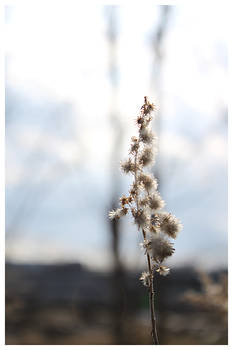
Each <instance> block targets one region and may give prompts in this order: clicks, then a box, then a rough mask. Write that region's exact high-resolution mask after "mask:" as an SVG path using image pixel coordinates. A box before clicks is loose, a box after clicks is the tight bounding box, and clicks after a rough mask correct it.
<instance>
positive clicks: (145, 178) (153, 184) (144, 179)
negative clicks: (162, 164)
mask: <svg viewBox="0 0 233 350" xmlns="http://www.w3.org/2000/svg"><path fill="white" fill-rule="evenodd" d="M138 181H139V182H140V183H141V184H142V185H143V187H144V188H145V190H146V191H151V190H155V191H156V189H157V187H158V183H157V180H156V179H155V178H154V177H153V175H151V174H145V173H140V175H139V176H138Z"/></svg>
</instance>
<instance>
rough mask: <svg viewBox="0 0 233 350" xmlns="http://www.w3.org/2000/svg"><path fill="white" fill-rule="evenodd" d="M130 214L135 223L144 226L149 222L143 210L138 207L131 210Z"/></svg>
mask: <svg viewBox="0 0 233 350" xmlns="http://www.w3.org/2000/svg"><path fill="white" fill-rule="evenodd" d="M132 214H133V217H134V220H135V223H136V224H137V225H138V226H140V227H144V228H145V227H146V226H147V225H148V222H149V217H148V215H147V214H146V212H145V210H143V209H139V210H135V209H134V210H132Z"/></svg>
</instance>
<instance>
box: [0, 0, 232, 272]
mask: <svg viewBox="0 0 233 350" xmlns="http://www.w3.org/2000/svg"><path fill="white" fill-rule="evenodd" d="M105 14H106V11H105V10H104V9H103V7H102V6H100V5H97V4H96V5H92V8H91V10H90V7H89V6H88V5H85V2H77V3H76V5H75V6H74V5H72V6H68V5H67V3H66V2H59V5H58V4H56V6H55V5H54V4H52V3H50V2H48V3H46V4H45V3H40V2H39V1H38V2H34V3H33V4H31V5H30V3H27V5H24V4H23V3H20V2H19V3H18V5H16V6H13V7H9V8H8V9H7V11H6V15H7V16H6V19H7V21H6V35H7V37H6V51H7V59H6V63H7V65H6V84H7V91H9V92H8V93H7V94H6V96H7V106H8V107H9V109H7V111H9V122H8V123H7V130H6V131H7V134H6V135H7V138H6V147H7V149H6V152H7V153H6V157H7V167H6V179H7V183H6V194H7V201H6V205H7V207H6V209H7V214H6V223H7V225H9V226H11V225H12V222H13V223H14V220H15V219H14V218H15V217H16V218H17V208H18V207H20V206H21V205H22V203H24V202H23V200H22V198H24V197H25V198H28V197H27V196H29V198H30V194H31V196H32V198H33V196H34V192H35V193H37V192H38V195H36V196H35V197H36V199H37V201H38V202H39V204H38V203H36V204H35V206H33V205H32V208H26V210H24V212H23V213H22V214H20V215H24V217H23V218H19V219H18V222H20V225H18V226H17V231H18V235H15V236H14V238H13V239H11V240H9V243H8V248H9V249H8V250H9V252H7V254H8V256H9V258H11V259H16V260H17V261H54V260H55V261H56V260H59V259H61V260H69V259H70V260H73V259H74V260H80V261H81V262H84V263H86V264H89V265H91V266H95V267H97V268H98V267H106V266H107V263H108V259H109V250H108V249H107V247H108V244H109V232H108V229H109V227H108V224H107V220H106V215H105V214H106V211H107V209H108V206H109V203H108V201H109V193H110V192H111V190H112V186H111V183H110V172H109V170H110V169H112V168H113V167H114V168H115V170H116V171H118V163H117V161H116V162H112V161H111V163H109V161H110V158H109V157H110V156H111V147H112V139H113V136H114V128H113V127H112V125H111V122H110V120H109V114H108V112H109V108H110V101H111V85H110V81H109V74H108V65H109V56H108V54H109V47H108V43H107V41H106V17H105ZM159 14H160V12H159V9H158V7H157V6H156V5H153V4H151V3H150V4H149V3H148V5H144V4H143V5H141V6H140V5H137V6H133V7H132V5H131V6H130V5H125V6H121V7H120V8H119V9H118V11H117V15H118V21H119V29H118V43H117V62H118V72H119V86H118V117H119V119H120V120H121V122H122V124H123V126H124V130H125V133H124V140H123V148H122V154H123V155H124V154H125V155H126V153H127V149H128V138H129V137H130V136H131V134H132V133H133V132H134V131H135V127H134V123H133V118H134V117H135V115H136V113H137V110H138V108H139V107H140V105H141V104H142V102H143V96H145V95H148V96H150V97H151V99H152V100H157V99H158V97H159V96H162V106H161V131H160V158H159V159H160V167H161V169H160V172H161V174H162V189H161V191H162V194H163V196H164V198H165V200H166V202H167V210H169V211H171V212H173V213H174V214H175V215H177V216H178V217H180V219H181V220H182V222H183V223H184V227H185V230H184V232H183V233H182V234H181V235H180V237H179V238H178V240H177V243H176V248H177V252H176V255H175V256H174V259H173V260H174V262H176V263H177V264H183V263H184V262H195V263H198V264H202V263H203V262H205V263H206V264H207V265H209V266H214V265H216V264H218V263H219V264H224V263H226V261H227V257H226V253H227V250H226V247H227V227H226V225H227V223H226V220H227V217H226V210H227V207H226V203H227V178H226V170H227V151H226V150H227V139H226V108H227V107H226V106H227V99H226V98H227V90H226V89H227V84H226V80H227V52H226V35H227V24H226V10H224V9H223V8H221V7H214V6H213V7H212V6H211V10H210V8H208V7H201V8H200V7H199V6H198V7H193V6H192V7H190V6H189V7H188V6H183V5H182V6H181V7H173V9H172V12H171V18H170V22H169V24H168V29H167V34H166V37H165V40H164V45H163V51H164V62H163V66H162V75H161V76H160V87H161V92H157V91H155V86H156V79H157V77H156V76H154V77H151V73H152V65H153V48H152V45H151V40H152V34H153V32H154V30H155V28H156V23H157V20H158V19H159ZM153 81H154V85H153ZM11 104H13V106H14V108H13V107H12V106H11ZM11 107H12V108H11ZM65 113H67V123H66V121H65V119H64V115H65ZM7 117H8V115H7ZM224 118H225V119H224ZM68 123H69V124H68ZM128 181H129V180H128V179H126V180H122V182H123V183H122V187H123V189H125V190H126V189H127V185H128ZM42 191H44V192H45V193H46V196H45V199H44V198H43V194H41V192H42ZM24 192H26V194H25V193H24ZM44 192H43V193H44ZM47 193H48V194H47ZM40 196H41V197H40ZM38 198H39V199H38ZM29 207H30V206H29ZM33 208H34V209H33ZM16 222H17V221H16ZM87 223H88V225H87ZM129 227H130V228H129ZM123 231H124V239H123V240H122V256H123V257H124V259H125V260H127V262H128V263H129V264H130V265H132V264H133V263H134V262H137V261H138V259H139V257H140V252H137V248H138V247H137V238H136V236H135V229H134V227H133V226H130V225H128V224H124V226H123ZM200 252H202V253H201V254H200ZM203 253H205V255H204V254H203ZM141 259H142V260H143V256H142V258H141ZM216 261H217V263H216Z"/></svg>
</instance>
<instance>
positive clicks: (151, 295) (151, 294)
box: [142, 230, 159, 345]
mask: <svg viewBox="0 0 233 350" xmlns="http://www.w3.org/2000/svg"><path fill="white" fill-rule="evenodd" d="M142 233H143V237H144V240H145V239H146V232H145V231H144V230H142ZM146 256H147V263H148V270H149V273H150V286H149V300H150V314H151V326H152V330H151V334H152V338H153V342H154V344H155V345H159V339H158V333H157V328H156V320H155V305H154V286H153V271H152V268H151V262H150V255H149V254H148V253H147V254H146Z"/></svg>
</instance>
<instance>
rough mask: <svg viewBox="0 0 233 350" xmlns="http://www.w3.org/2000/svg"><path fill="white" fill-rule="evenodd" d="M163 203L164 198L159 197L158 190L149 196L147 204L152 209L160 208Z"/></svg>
mask: <svg viewBox="0 0 233 350" xmlns="http://www.w3.org/2000/svg"><path fill="white" fill-rule="evenodd" d="M164 205H165V202H164V200H163V199H162V198H161V196H160V194H159V193H158V192H156V193H153V194H152V195H151V196H150V197H149V206H150V208H151V209H153V210H158V209H162V208H163V207H164Z"/></svg>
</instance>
